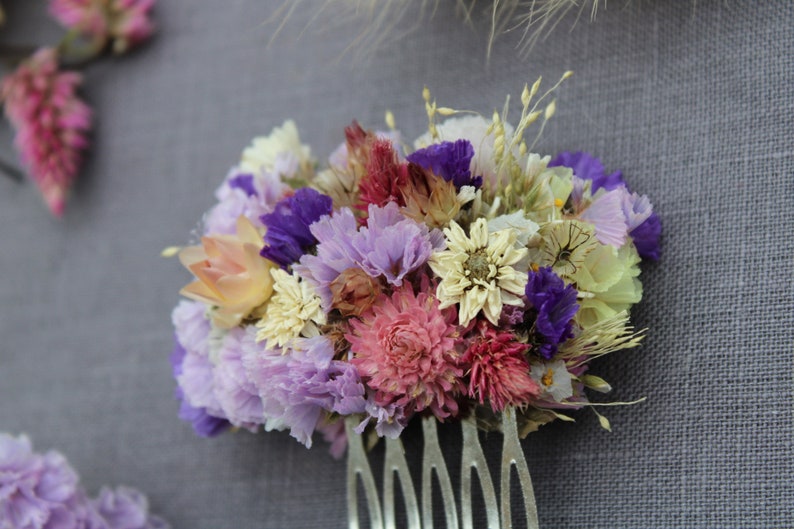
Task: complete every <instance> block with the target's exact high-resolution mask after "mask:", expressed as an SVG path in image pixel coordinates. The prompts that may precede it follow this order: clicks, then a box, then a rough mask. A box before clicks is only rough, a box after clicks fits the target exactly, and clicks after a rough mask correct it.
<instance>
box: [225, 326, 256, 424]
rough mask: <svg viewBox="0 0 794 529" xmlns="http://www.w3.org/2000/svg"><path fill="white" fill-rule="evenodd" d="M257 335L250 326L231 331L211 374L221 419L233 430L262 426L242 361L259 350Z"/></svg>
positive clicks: (253, 386)
mask: <svg viewBox="0 0 794 529" xmlns="http://www.w3.org/2000/svg"><path fill="white" fill-rule="evenodd" d="M256 333H257V329H256V327H254V326H253V325H248V326H246V327H234V328H232V329H231V330H230V331H229V332H228V333H227V334H226V335H225V336H224V337H223V341H222V342H221V348H220V351H219V353H218V359H217V363H216V365H215V368H214V370H213V385H214V388H215V397H216V398H217V399H218V403H219V404H220V406H221V408H222V409H223V413H224V415H225V416H226V417H227V418H228V420H229V422H231V423H232V424H233V425H234V426H238V427H243V428H247V429H249V430H251V431H255V430H256V429H257V428H258V426H259V425H261V424H262V423H264V412H263V409H262V399H261V398H260V397H259V391H258V390H257V387H256V385H254V383H253V382H252V381H251V380H250V379H249V377H248V373H247V371H246V369H245V365H244V361H243V358H244V357H246V356H250V355H256V354H257V353H258V352H259V350H261V346H259V345H258V344H257V343H256Z"/></svg>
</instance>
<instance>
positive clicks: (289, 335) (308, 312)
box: [256, 268, 326, 347]
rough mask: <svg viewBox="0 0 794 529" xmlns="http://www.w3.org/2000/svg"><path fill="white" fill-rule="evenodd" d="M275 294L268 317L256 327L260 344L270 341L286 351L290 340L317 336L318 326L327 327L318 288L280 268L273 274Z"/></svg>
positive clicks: (268, 310) (272, 344) (268, 307)
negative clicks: (316, 290)
mask: <svg viewBox="0 0 794 529" xmlns="http://www.w3.org/2000/svg"><path fill="white" fill-rule="evenodd" d="M270 275H271V276H273V290H275V293H274V294H273V297H271V298H270V303H268V305H267V309H266V310H265V315H264V316H263V317H262V319H261V320H259V322H257V324H256V326H257V327H259V328H260V330H259V332H257V333H256V341H257V342H261V341H263V340H267V341H268V342H269V345H270V346H276V345H278V346H279V347H283V346H284V345H285V344H286V343H288V342H289V341H290V340H292V339H294V338H297V337H298V336H303V337H306V338H309V337H312V336H317V335H318V334H319V329H318V328H317V325H324V324H325V321H326V320H325V313H324V312H323V309H322V307H321V306H320V298H319V297H318V296H317V294H315V292H314V288H312V286H311V285H310V284H309V283H307V282H305V281H303V280H302V279H301V278H300V277H299V276H293V275H290V274H288V273H287V272H285V271H284V270H282V269H280V268H274V269H273V270H271V271H270Z"/></svg>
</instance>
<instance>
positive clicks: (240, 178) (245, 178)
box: [228, 174, 259, 197]
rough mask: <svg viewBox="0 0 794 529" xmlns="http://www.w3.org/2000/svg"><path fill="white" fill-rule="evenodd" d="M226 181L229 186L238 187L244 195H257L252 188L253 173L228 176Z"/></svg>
mask: <svg viewBox="0 0 794 529" xmlns="http://www.w3.org/2000/svg"><path fill="white" fill-rule="evenodd" d="M228 183H229V187H230V188H232V189H240V190H241V191H242V192H243V193H245V196H248V197H253V196H259V193H257V192H256V189H255V188H254V175H252V174H237V175H235V176H233V177H232V178H230V179H229V182H228Z"/></svg>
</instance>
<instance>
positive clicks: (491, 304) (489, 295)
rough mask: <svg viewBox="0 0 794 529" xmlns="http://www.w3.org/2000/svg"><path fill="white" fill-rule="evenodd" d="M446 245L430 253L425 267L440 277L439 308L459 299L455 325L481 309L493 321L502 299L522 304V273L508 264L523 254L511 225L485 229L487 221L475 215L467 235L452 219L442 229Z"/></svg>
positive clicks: (462, 323)
mask: <svg viewBox="0 0 794 529" xmlns="http://www.w3.org/2000/svg"><path fill="white" fill-rule="evenodd" d="M444 235H445V236H446V239H447V249H446V250H444V251H441V252H436V253H434V254H433V255H432V256H431V257H430V261H429V264H430V268H432V269H433V272H435V274H436V275H437V276H438V277H440V278H441V282H440V283H439V285H438V290H437V292H436V295H437V297H438V299H439V300H440V301H441V308H445V307H450V306H452V305H454V304H456V303H459V304H460V307H459V310H458V319H459V320H460V325H462V326H465V325H467V324H468V323H469V322H470V321H471V320H472V319H473V318H474V317H475V316H476V315H477V314H478V313H479V312H480V311H481V310H482V311H483V313H484V314H485V317H486V318H488V321H490V322H491V323H493V324H494V325H496V324H497V323H498V322H499V315H500V314H501V313H502V307H503V306H504V305H521V304H522V303H523V302H522V300H521V296H522V295H523V293H524V287H525V286H526V284H527V274H526V273H520V272H518V271H517V270H516V269H515V268H513V266H512V265H514V264H516V263H517V262H518V261H520V260H521V259H522V258H523V257H524V256H525V255H526V254H527V249H526V248H517V247H516V232H515V230H512V229H505V230H500V231H497V232H494V233H488V223H487V222H486V220H485V219H482V218H481V219H478V220H477V221H476V222H474V223H473V224H472V225H471V228H470V229H469V236H468V237H467V236H466V232H464V231H463V228H461V227H460V225H458V223H456V222H455V221H452V222H451V223H450V227H449V228H445V229H444Z"/></svg>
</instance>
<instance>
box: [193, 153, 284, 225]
mask: <svg viewBox="0 0 794 529" xmlns="http://www.w3.org/2000/svg"><path fill="white" fill-rule="evenodd" d="M289 189H290V188H289V186H288V185H287V184H285V183H284V182H282V181H281V176H280V173H279V172H276V171H274V172H267V171H263V172H261V173H259V174H256V175H252V174H249V173H243V172H241V171H240V170H238V169H236V168H235V169H232V170H231V171H230V172H229V174H228V175H227V176H226V180H225V181H224V182H223V183H222V184H221V185H220V187H219V188H218V189H217V190H216V191H215V197H216V198H217V199H218V203H217V204H216V205H215V206H214V207H213V208H212V209H211V210H210V211H209V212H208V213H207V214H206V216H205V217H204V233H205V234H206V235H233V234H234V233H235V232H236V230H237V218H238V217H239V216H240V215H243V216H244V217H246V218H247V219H249V220H250V221H251V222H253V223H254V224H255V225H258V224H259V218H260V217H261V216H262V215H266V214H268V213H271V212H272V211H273V208H274V207H275V206H276V203H277V202H278V201H279V200H281V199H282V198H283V197H284V195H285V194H286V193H287V192H288V191H289Z"/></svg>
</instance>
